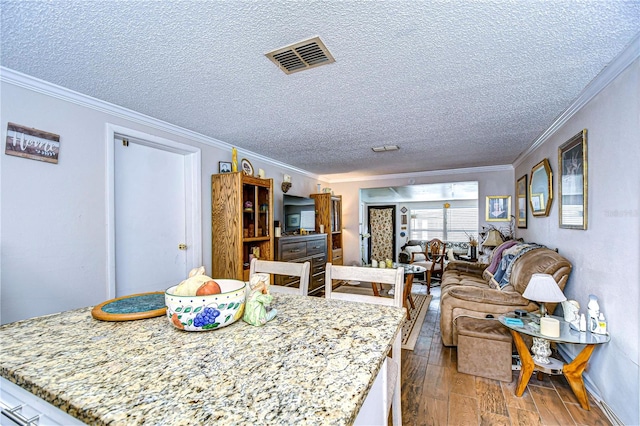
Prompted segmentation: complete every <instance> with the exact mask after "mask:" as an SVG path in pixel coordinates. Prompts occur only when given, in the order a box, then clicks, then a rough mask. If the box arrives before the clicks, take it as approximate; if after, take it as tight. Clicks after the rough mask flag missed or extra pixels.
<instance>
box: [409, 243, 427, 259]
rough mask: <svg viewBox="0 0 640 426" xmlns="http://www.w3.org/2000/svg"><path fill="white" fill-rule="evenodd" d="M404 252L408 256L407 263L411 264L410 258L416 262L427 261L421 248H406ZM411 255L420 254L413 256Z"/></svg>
mask: <svg viewBox="0 0 640 426" xmlns="http://www.w3.org/2000/svg"><path fill="white" fill-rule="evenodd" d="M404 251H405V252H407V253H408V254H409V262H411V256H413V260H414V261H416V262H419V261H424V260H427V257H426V256H425V255H424V254H423V253H424V250H423V249H422V247H421V246H406V247H405V248H404ZM412 253H420V254H416V255H413V254H412Z"/></svg>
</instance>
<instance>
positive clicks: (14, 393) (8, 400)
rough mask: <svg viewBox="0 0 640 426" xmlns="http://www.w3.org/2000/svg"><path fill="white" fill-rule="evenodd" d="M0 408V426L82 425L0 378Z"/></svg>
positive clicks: (73, 418)
mask: <svg viewBox="0 0 640 426" xmlns="http://www.w3.org/2000/svg"><path fill="white" fill-rule="evenodd" d="M0 408H1V409H2V415H1V416H0V425H14V424H15V425H31V424H33V425H38V426H43V425H84V423H82V422H81V421H80V420H78V419H76V418H75V417H71V416H70V415H68V414H67V413H65V412H64V411H62V410H60V409H59V408H57V407H54V406H53V405H51V404H49V403H48V402H46V401H44V400H42V399H40V398H38V397H37V396H35V395H34V394H32V393H31V392H28V391H26V390H24V389H22V388H21V387H20V386H18V385H16V384H13V383H11V382H10V381H9V380H7V379H5V378H4V377H0Z"/></svg>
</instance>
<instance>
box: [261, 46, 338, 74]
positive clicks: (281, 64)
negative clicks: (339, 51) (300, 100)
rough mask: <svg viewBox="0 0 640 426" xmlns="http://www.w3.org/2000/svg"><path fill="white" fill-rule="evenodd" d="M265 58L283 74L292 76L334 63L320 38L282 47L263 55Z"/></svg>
mask: <svg viewBox="0 0 640 426" xmlns="http://www.w3.org/2000/svg"><path fill="white" fill-rule="evenodd" d="M265 56H266V57H267V58H269V59H271V60H272V61H273V62H274V63H275V64H276V65H277V66H278V68H280V69H281V70H282V71H284V73H285V74H293V73H294V72H298V71H304V70H308V69H310V68H315V67H319V66H321V65H328V64H330V63H333V62H335V61H336V60H335V59H333V56H332V55H331V53H330V52H329V50H328V49H327V47H326V46H325V45H324V43H323V42H322V40H320V37H314V38H310V39H308V40H303V41H300V42H298V43H294V44H291V45H289V46H285V47H282V48H280V49H277V50H274V51H272V52H269V53H265Z"/></svg>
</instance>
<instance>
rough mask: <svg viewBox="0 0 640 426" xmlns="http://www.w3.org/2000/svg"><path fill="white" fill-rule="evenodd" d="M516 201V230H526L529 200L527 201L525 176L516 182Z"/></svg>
mask: <svg viewBox="0 0 640 426" xmlns="http://www.w3.org/2000/svg"><path fill="white" fill-rule="evenodd" d="M516 201H517V205H518V215H517V216H516V223H517V225H518V228H526V227H527V213H528V212H529V200H528V199H527V175H524V176H522V177H521V178H520V179H518V181H517V182H516Z"/></svg>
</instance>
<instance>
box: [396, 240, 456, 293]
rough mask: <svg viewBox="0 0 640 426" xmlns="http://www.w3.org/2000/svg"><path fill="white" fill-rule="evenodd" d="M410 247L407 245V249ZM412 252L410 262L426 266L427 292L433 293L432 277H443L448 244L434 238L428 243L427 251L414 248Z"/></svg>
mask: <svg viewBox="0 0 640 426" xmlns="http://www.w3.org/2000/svg"><path fill="white" fill-rule="evenodd" d="M411 247H416V246H411ZM408 248H409V247H406V248H405V250H406V249H408ZM410 253H411V259H410V260H409V263H411V264H413V265H417V266H422V267H424V268H426V270H427V277H426V278H427V293H431V279H432V278H433V277H442V271H444V259H445V257H446V254H447V244H446V243H445V242H443V241H441V240H439V239H437V238H434V239H433V240H431V241H429V242H428V243H427V249H426V251H423V252H420V251H417V250H415V249H412V250H411V251H410Z"/></svg>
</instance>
